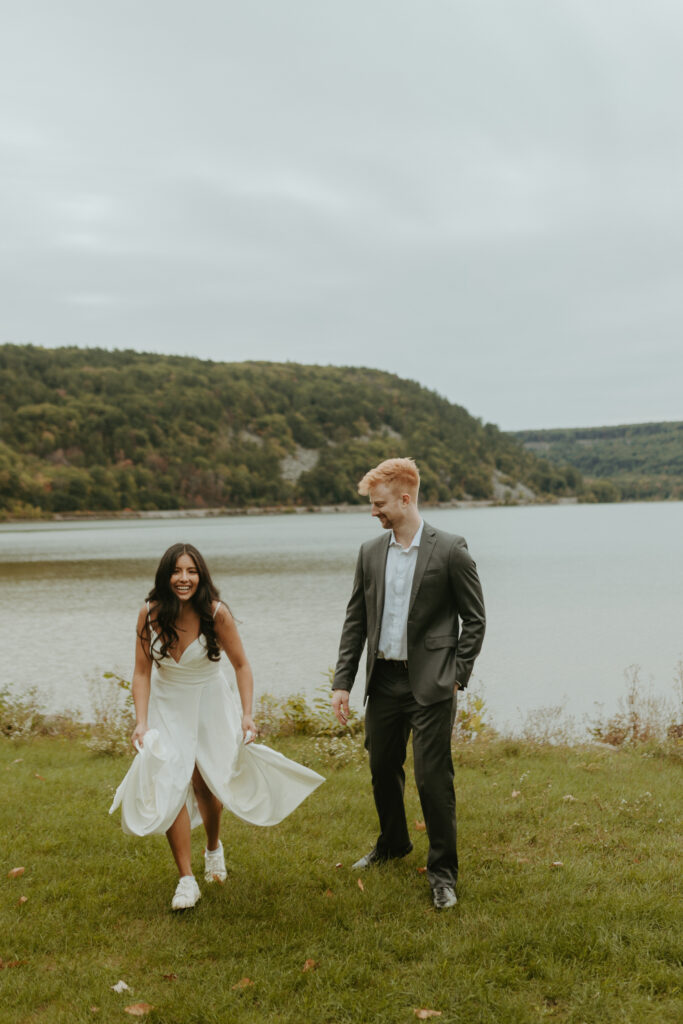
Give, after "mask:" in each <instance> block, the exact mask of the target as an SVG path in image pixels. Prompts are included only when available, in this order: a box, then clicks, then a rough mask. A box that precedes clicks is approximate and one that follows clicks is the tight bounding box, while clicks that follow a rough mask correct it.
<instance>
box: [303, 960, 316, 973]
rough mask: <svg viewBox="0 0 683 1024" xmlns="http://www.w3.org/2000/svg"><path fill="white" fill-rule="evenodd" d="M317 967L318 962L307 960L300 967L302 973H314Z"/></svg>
mask: <svg viewBox="0 0 683 1024" xmlns="http://www.w3.org/2000/svg"><path fill="white" fill-rule="evenodd" d="M317 967H318V961H317V960H307V961H306V963H305V964H304V966H303V967H302V971H303V972H304V973H305V972H306V971H315V970H316V969H317Z"/></svg>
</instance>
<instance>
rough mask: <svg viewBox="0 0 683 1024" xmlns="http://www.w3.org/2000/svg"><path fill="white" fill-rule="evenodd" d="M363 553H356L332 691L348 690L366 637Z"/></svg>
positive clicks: (352, 681)
mask: <svg viewBox="0 0 683 1024" xmlns="http://www.w3.org/2000/svg"><path fill="white" fill-rule="evenodd" d="M363 576H364V574H363V552H362V550H361V551H359V553H358V561H357V563H356V574H355V576H354V579H353V590H352V591H351V597H350V599H349V603H348V605H347V606H346V618H345V619H344V625H343V627H342V635H341V640H340V641H339V654H338V656H337V665H336V668H335V670H334V681H333V683H332V689H333V690H350V689H351V687H352V686H353V683H354V680H355V678H356V672H357V671H358V662H359V661H360V656H361V654H362V653H363V647H364V646H365V639H366V637H367V616H366V611H365V587H364V582H363Z"/></svg>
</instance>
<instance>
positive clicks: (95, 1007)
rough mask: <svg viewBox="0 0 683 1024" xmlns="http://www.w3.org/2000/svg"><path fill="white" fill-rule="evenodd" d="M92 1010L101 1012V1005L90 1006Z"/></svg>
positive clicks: (92, 1011)
mask: <svg viewBox="0 0 683 1024" xmlns="http://www.w3.org/2000/svg"><path fill="white" fill-rule="evenodd" d="M90 1012H91V1013H99V1012H100V1008H99V1006H91V1007H90Z"/></svg>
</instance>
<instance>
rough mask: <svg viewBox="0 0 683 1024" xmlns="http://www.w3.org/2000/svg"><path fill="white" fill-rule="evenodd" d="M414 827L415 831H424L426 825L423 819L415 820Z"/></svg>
mask: <svg viewBox="0 0 683 1024" xmlns="http://www.w3.org/2000/svg"><path fill="white" fill-rule="evenodd" d="M415 829H416V831H417V832H426V830H427V826H426V825H425V823H424V821H416V822H415Z"/></svg>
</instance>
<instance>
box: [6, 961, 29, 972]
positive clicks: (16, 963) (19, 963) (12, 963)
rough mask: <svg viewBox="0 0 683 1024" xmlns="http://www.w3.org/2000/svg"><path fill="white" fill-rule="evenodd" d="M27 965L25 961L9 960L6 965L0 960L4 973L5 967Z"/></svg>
mask: <svg viewBox="0 0 683 1024" xmlns="http://www.w3.org/2000/svg"><path fill="white" fill-rule="evenodd" d="M25 963H26V961H25V960H8V961H7V963H5V962H4V961H3V960H0V971H2V970H3V969H4V968H5V967H21V965H22V964H25Z"/></svg>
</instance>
